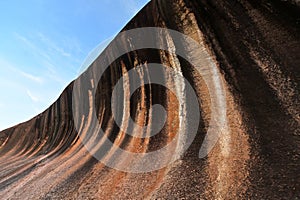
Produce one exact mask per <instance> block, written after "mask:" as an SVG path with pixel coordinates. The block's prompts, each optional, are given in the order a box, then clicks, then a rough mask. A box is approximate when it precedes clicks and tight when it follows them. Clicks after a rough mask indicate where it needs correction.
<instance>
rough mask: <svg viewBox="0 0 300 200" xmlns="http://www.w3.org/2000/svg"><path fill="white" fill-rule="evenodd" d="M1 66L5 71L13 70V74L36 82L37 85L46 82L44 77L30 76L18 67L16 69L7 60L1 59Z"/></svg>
mask: <svg viewBox="0 0 300 200" xmlns="http://www.w3.org/2000/svg"><path fill="white" fill-rule="evenodd" d="M0 65H1V67H3V68H4V69H9V70H11V71H13V72H15V73H17V74H19V75H21V76H23V77H24V78H27V79H29V80H31V81H34V82H37V83H42V82H43V81H44V80H43V78H42V77H40V76H35V75H33V74H29V73H27V72H24V71H22V70H20V69H18V67H16V66H15V65H14V64H13V63H11V62H9V61H7V60H5V59H2V58H0ZM19 68H20V67H19Z"/></svg>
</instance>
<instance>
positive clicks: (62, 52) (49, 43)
mask: <svg viewBox="0 0 300 200" xmlns="http://www.w3.org/2000/svg"><path fill="white" fill-rule="evenodd" d="M37 35H38V37H39V39H40V40H41V41H42V42H43V43H44V44H45V45H46V46H48V47H49V48H50V49H52V50H54V51H56V52H57V53H59V54H60V55H62V56H64V57H70V56H71V53H68V52H66V51H65V50H64V49H63V48H61V47H59V46H58V45H56V44H55V43H54V42H53V41H52V40H50V39H49V38H48V37H47V36H45V35H44V34H42V33H38V34H37Z"/></svg>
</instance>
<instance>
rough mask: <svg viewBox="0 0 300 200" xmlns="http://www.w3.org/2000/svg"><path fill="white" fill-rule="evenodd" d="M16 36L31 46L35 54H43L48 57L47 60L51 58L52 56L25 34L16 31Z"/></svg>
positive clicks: (38, 55)
mask: <svg viewBox="0 0 300 200" xmlns="http://www.w3.org/2000/svg"><path fill="white" fill-rule="evenodd" d="M14 35H15V37H16V38H17V39H18V40H20V41H22V42H23V43H24V44H25V45H26V46H27V47H29V48H30V49H31V52H32V53H33V54H35V55H36V56H37V57H40V56H42V57H43V58H45V59H47V60H51V59H50V56H49V55H48V54H47V53H46V52H44V51H43V50H42V49H40V48H38V47H37V46H36V45H35V44H34V43H33V42H31V41H30V40H29V39H28V38H26V37H25V36H22V35H20V34H18V33H14Z"/></svg>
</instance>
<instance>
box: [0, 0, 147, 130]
mask: <svg viewBox="0 0 300 200" xmlns="http://www.w3.org/2000/svg"><path fill="white" fill-rule="evenodd" d="M148 1H149V0H64V1H59V0H47V1H46V0H27V1H26V2H25V1H24V2H23V1H17V0H10V1H0V25H1V27H0V90H1V95H0V130H3V129H5V128H8V127H10V126H13V125H15V124H18V123H20V122H23V121H26V120H28V119H30V118H32V117H34V116H35V115H37V114H39V113H40V112H42V111H44V110H45V109H47V108H48V107H49V106H50V105H51V104H52V103H53V102H54V101H55V100H56V99H57V98H58V96H59V95H60V93H61V92H62V91H63V89H64V88H65V87H66V86H67V85H68V83H70V82H71V81H72V80H73V79H75V78H76V77H77V76H78V75H79V72H80V68H81V65H82V63H83V62H84V60H85V58H86V57H87V55H88V53H89V52H90V51H91V50H93V49H94V48H95V47H96V46H97V45H98V44H99V43H101V42H103V41H104V40H106V39H108V38H110V37H112V36H114V35H115V34H116V33H118V32H119V31H120V30H121V29H122V28H123V27H124V25H125V24H126V23H127V22H128V21H129V20H130V19H131V18H132V17H133V16H134V15H135V14H136V13H137V12H138V11H139V10H140V9H141V8H142V7H143V6H144V5H145V4H146V3H147V2H148ZM21 2H22V4H21Z"/></svg>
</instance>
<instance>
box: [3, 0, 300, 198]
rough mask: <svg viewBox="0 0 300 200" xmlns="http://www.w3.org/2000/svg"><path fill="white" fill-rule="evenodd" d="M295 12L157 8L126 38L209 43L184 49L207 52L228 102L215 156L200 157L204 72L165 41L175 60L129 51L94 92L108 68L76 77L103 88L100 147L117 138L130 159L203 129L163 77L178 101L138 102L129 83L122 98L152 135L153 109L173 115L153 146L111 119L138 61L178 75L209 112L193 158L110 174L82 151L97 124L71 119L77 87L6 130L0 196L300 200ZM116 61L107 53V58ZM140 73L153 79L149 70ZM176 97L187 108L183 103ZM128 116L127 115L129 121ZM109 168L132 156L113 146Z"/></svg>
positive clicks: (165, 93)
mask: <svg viewBox="0 0 300 200" xmlns="http://www.w3.org/2000/svg"><path fill="white" fill-rule="evenodd" d="M298 6H299V2H298V1H279V0H274V1H267V0H239V1H228V0H218V1H209V0H152V1H151V2H150V3H149V4H148V5H147V6H145V7H144V8H143V9H142V10H141V11H140V12H139V13H138V14H137V15H136V16H135V17H134V18H133V19H132V20H131V21H130V22H129V23H128V24H127V25H126V27H125V28H124V29H123V31H126V30H131V29H135V28H142V27H160V28H168V29H172V30H176V31H179V32H181V33H183V34H185V35H187V36H189V37H191V38H193V39H194V40H195V41H197V42H198V43H199V44H200V45H201V49H192V50H189V49H187V50H186V52H185V54H186V55H187V56H188V57H191V58H193V59H195V60H198V61H199V62H206V61H204V60H203V61H202V60H201V59H203V58H199V57H197V56H196V55H197V51H204V50H205V51H206V52H208V55H209V58H207V59H209V60H210V62H211V63H212V65H211V67H212V70H214V73H213V74H211V79H212V80H215V79H214V78H215V77H217V78H218V80H220V82H221V83H222V85H223V87H224V88H223V90H224V92H225V93H226V95H225V99H224V101H223V103H224V105H226V122H227V124H228V127H227V129H226V130H224V132H223V133H222V134H221V135H220V137H219V139H218V141H217V143H216V145H215V146H214V148H213V149H212V151H211V152H209V154H208V155H207V156H206V157H205V158H201V159H200V158H199V156H198V154H199V149H200V148H201V144H202V143H203V141H204V140H205V137H206V136H207V135H206V134H207V129H208V126H209V120H210V118H211V112H210V111H211V105H212V102H211V98H210V97H211V95H212V92H211V91H209V88H208V85H207V83H206V81H205V78H203V77H202V76H201V74H199V73H198V72H197V70H195V67H196V66H192V65H191V63H189V62H187V61H186V60H185V59H183V58H182V57H180V56H177V55H176V49H178V48H180V47H178V44H177V43H174V42H173V40H172V38H168V37H165V38H160V41H158V43H161V44H168V45H169V47H170V50H169V51H165V50H159V49H139V50H133V51H131V50H130V49H129V50H128V53H126V54H123V55H122V56H121V57H119V58H118V59H117V60H115V61H114V62H113V63H112V64H111V65H110V67H109V68H108V69H107V70H105V71H104V72H103V76H102V77H101V80H100V81H99V84H97V85H95V83H94V82H93V81H92V80H93V79H90V78H93V76H94V71H93V69H97V68H100V67H101V66H100V64H99V63H101V59H103V58H102V57H101V56H99V57H98V58H97V59H96V61H95V62H94V63H93V64H92V66H91V67H90V68H89V69H88V70H87V71H85V72H84V73H83V74H82V75H81V76H80V77H79V78H78V79H77V80H79V79H84V78H85V77H89V79H86V80H88V81H91V82H90V83H89V84H88V85H89V87H93V88H94V87H95V88H97V90H96V91H97V92H96V94H95V96H94V97H92V100H93V101H92V102H90V104H87V105H86V106H88V110H89V112H90V113H91V112H92V113H95V114H96V115H97V116H98V120H99V123H100V126H101V128H102V129H103V130H104V133H103V134H104V135H101V134H100V135H99V137H100V139H101V137H108V138H109V139H110V141H112V142H113V143H114V144H115V145H116V146H118V147H120V148H122V149H124V150H126V151H130V152H135V153H147V152H152V151H155V150H157V149H160V148H162V147H164V146H166V145H167V144H169V143H170V141H172V140H173V139H174V138H177V137H176V136H175V133H177V134H179V135H185V131H186V132H187V131H188V130H189V128H190V127H191V126H192V124H193V123H195V122H194V119H193V118H192V117H190V116H191V113H192V112H193V110H192V109H191V107H190V99H189V96H188V95H187V94H185V89H184V88H185V85H184V82H180V81H178V80H179V79H176V78H175V77H170V76H165V77H164V81H165V83H166V84H167V85H168V86H169V87H170V88H175V90H176V91H178V92H177V94H174V93H172V92H170V91H169V90H168V89H166V88H164V87H161V86H159V85H155V84H154V85H145V86H143V87H140V88H139V89H138V90H137V91H136V92H135V93H134V94H133V95H132V97H131V98H130V97H129V95H128V94H129V91H130V87H132V86H131V85H130V83H129V82H127V83H125V84H124V88H123V96H125V97H128V99H127V100H124V107H126V109H128V110H130V116H131V118H132V119H133V120H134V121H135V122H137V123H138V124H141V125H148V126H149V127H150V128H151V126H155V123H154V122H153V121H154V120H155V119H152V115H151V112H149V110H150V108H151V107H152V106H153V105H154V104H161V105H163V107H164V108H165V109H166V113H167V119H166V123H165V125H164V127H163V129H162V130H161V131H160V133H159V134H157V135H155V136H153V137H149V138H147V137H146V138H138V137H134V134H139V133H137V132H135V130H134V129H133V130H131V135H133V136H130V135H128V134H125V133H124V132H123V131H121V130H120V128H119V127H118V126H117V124H116V123H115V122H114V118H113V117H112V110H111V105H112V104H113V103H112V102H111V95H112V92H113V89H114V86H115V85H116V84H117V82H118V80H119V79H120V78H121V77H123V76H126V73H127V72H128V71H129V70H136V67H137V66H138V65H140V64H145V65H147V63H161V64H164V65H165V66H167V67H168V68H170V69H172V70H176V71H177V72H179V73H181V74H182V75H183V76H184V77H185V78H186V79H187V80H188V81H189V83H190V85H191V86H192V87H193V89H194V91H195V93H196V94H197V98H198V101H199V104H200V110H201V112H200V120H199V122H197V123H199V125H198V131H197V133H196V137H195V139H194V140H193V143H192V144H191V146H190V147H189V148H188V150H187V151H186V152H185V153H184V155H183V156H181V157H180V159H179V160H177V161H175V162H173V163H172V164H170V165H168V166H166V167H164V168H162V169H159V170H156V171H152V172H144V173H130V172H124V171H120V170H116V169H113V168H110V167H107V166H106V165H104V164H103V163H102V162H100V161H99V160H97V159H96V158H95V157H93V155H92V154H91V153H90V152H89V151H88V150H87V148H86V147H85V145H84V144H83V139H82V135H84V134H86V132H88V130H89V129H91V128H92V127H91V126H90V123H89V114H90V113H86V114H85V115H82V116H79V118H78V117H75V116H74V112H73V111H74V107H75V108H76V104H74V98H76V97H74V95H73V94H74V87H75V86H74V84H75V83H76V81H74V82H72V83H71V84H70V85H69V86H68V87H67V88H66V89H65V90H64V92H63V93H62V94H61V96H60V97H59V99H58V100H57V101H56V102H55V103H54V104H53V105H51V106H50V107H49V108H48V109H47V110H46V111H44V112H43V113H41V114H40V115H38V116H36V117H35V118H33V119H31V120H29V121H27V122H25V123H22V124H19V125H16V126H14V127H12V128H9V129H7V130H4V131H2V132H0V199H144V198H148V199H178V198H185V199H298V198H300V175H299V170H300V94H299V93H300V9H299V7H298ZM100 34H101V33H100ZM123 42H124V45H125V43H127V42H128V40H124V41H123ZM174 49H175V50H174ZM111 53H113V52H110V51H109V50H105V51H104V54H106V55H107V56H109V55H110V54H111ZM136 71H137V70H136ZM137 73H138V74H141V76H142V75H143V76H144V75H145V74H146V75H147V73H148V71H147V70H144V71H137ZM141 79H142V78H141ZM96 86H97V87H96ZM75 90H76V91H77V92H78V93H79V94H85V93H86V94H87V93H88V91H89V88H86V87H84V86H80V85H79V86H78V85H77V86H76V88H75ZM216 95H217V96H218V95H220V94H219V93H216ZM178 98H179V99H180V100H184V102H185V104H184V105H183V106H182V105H179V100H178ZM129 100H130V101H129ZM113 106H117V105H113ZM183 107H184V109H183ZM179 108H180V109H179ZM124 109H125V108H124ZM130 116H123V118H122V123H124V124H126V123H127V122H128V120H129V117H130ZM75 123H79V124H80V126H81V128H80V129H78V128H76V125H75ZM179 130H180V131H179ZM146 134H148V133H147V132H146ZM177 139H178V138H177ZM96 146H97V145H96ZM96 148H97V150H99V149H101V145H99V146H97V147H96ZM175 151H176V150H174V152H175ZM103 159H106V160H109V159H114V160H115V161H119V160H124V157H122V154H121V155H117V156H115V151H114V149H106V150H105V152H104V154H103ZM161 159H162V160H163V159H168V158H161ZM126 165H130V161H128V162H126Z"/></svg>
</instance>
